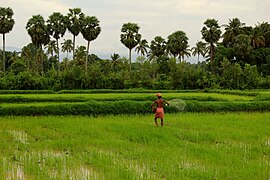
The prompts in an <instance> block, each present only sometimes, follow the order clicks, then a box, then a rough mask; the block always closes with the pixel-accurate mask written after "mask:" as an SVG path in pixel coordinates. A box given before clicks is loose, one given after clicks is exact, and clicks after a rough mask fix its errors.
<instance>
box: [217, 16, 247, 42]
mask: <svg viewBox="0 0 270 180" xmlns="http://www.w3.org/2000/svg"><path fill="white" fill-rule="evenodd" d="M223 26H224V27H225V32H224V34H223V35H222V37H223V43H224V44H225V46H227V47H232V46H233V44H234V42H235V37H236V36H238V35H239V34H243V33H244V30H243V27H244V26H245V23H242V22H241V21H240V20H239V19H238V18H233V19H229V24H228V25H227V24H225V25H223Z"/></svg>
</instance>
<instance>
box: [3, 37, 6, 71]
mask: <svg viewBox="0 0 270 180" xmlns="http://www.w3.org/2000/svg"><path fill="white" fill-rule="evenodd" d="M5 46H6V43H5V33H4V34H3V72H4V74H5V72H6V57H5V48H6V47H5Z"/></svg>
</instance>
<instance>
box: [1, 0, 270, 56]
mask: <svg viewBox="0 0 270 180" xmlns="http://www.w3.org/2000/svg"><path fill="white" fill-rule="evenodd" d="M1 6H2V7H11V8H12V9H13V10H14V13H15V15H14V18H15V22H16V25H15V27H14V29H13V31H12V32H11V33H10V34H9V35H8V37H7V45H10V46H17V47H22V46H24V45H26V44H27V43H29V42H30V38H29V36H28V35H27V32H26V30H25V25H26V22H27V21H28V19H30V18H31V16H32V15H36V14H41V15H42V16H43V17H44V18H47V17H48V16H49V15H50V14H52V13H53V12H62V13H63V14H66V13H67V12H68V9H69V8H74V7H79V8H81V9H82V11H83V12H84V13H85V14H87V15H94V16H96V17H97V18H98V19H99V20H100V25H101V28H102V32H101V34H100V36H99V37H98V38H97V39H96V40H95V41H94V42H93V43H92V46H91V52H92V53H97V54H103V55H104V54H107V56H108V57H109V55H110V54H111V53H114V52H116V53H119V54H121V55H127V51H126V49H125V47H124V46H123V45H122V44H121V42H120V29H121V26H122V24H123V23H126V22H136V23H138V25H139V26H140V27H141V29H140V33H141V34H142V35H143V37H144V38H146V39H147V40H148V42H150V41H151V40H152V39H153V38H154V37H155V36H157V35H161V36H163V37H164V38H167V36H168V35H169V34H171V33H172V32H174V31H177V30H183V31H185V32H186V33H187V36H188V37H189V42H190V46H194V44H195V43H196V41H197V40H199V39H200V38H201V33H200V30H201V28H202V27H203V22H204V21H205V20H206V19H207V18H215V19H217V20H218V21H219V24H220V25H221V24H225V23H228V19H232V18H234V17H238V18H239V19H240V20H241V21H242V22H245V23H246V24H247V25H252V26H253V25H254V24H256V23H257V22H262V21H269V17H270V13H269V10H268V8H269V7H270V0H261V1H257V0H181V1H180V0H147V1H146V0H98V1H96V0H77V1H75V0H4V1H3V2H1ZM67 38H71V35H70V33H66V36H65V39H67ZM0 41H1V40H0ZM77 42H78V44H81V45H85V44H86V42H85V41H84V40H83V38H82V37H81V36H79V37H78V38H77Z"/></svg>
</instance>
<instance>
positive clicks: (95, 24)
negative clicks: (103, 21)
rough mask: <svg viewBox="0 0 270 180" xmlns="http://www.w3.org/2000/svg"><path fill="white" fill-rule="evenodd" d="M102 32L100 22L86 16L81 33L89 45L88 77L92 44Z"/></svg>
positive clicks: (93, 17)
mask: <svg viewBox="0 0 270 180" xmlns="http://www.w3.org/2000/svg"><path fill="white" fill-rule="evenodd" d="M100 32H101V28H100V26H99V20H98V19H97V18H96V17H95V16H86V17H84V18H83V26H82V30H81V33H82V35H83V37H84V39H86V40H87V41H88V43H87V55H86V60H85V74H86V76H87V62H88V54H89V48H90V42H91V41H93V40H95V39H96V38H97V37H98V35H99V34H100Z"/></svg>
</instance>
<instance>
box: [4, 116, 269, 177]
mask: <svg viewBox="0 0 270 180" xmlns="http://www.w3.org/2000/svg"><path fill="white" fill-rule="evenodd" d="M269 117H270V114H269V113H216V114H208V113H192V114H190V113H183V114H180V113H178V114H167V115H166V117H165V124H164V127H163V128H161V127H159V128H156V127H154V123H153V117H152V116H151V115H146V116H141V115H134V116H133V115H131V116H130V115H128V116H127V115H119V116H112V115H109V116H100V117H95V118H94V117H87V116H83V117H82V116H65V117H64V116H62V117H59V116H57V117H55V116H41V117H14V116H12V117H10V116H7V117H0V139H1V141H0V147H1V148H0V164H1V168H0V177H2V178H4V179H66V178H68V179H69V178H71V179H179V178H180V177H181V178H183V179H228V178H231V179H269V170H270V131H269V126H270V119H269Z"/></svg>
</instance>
